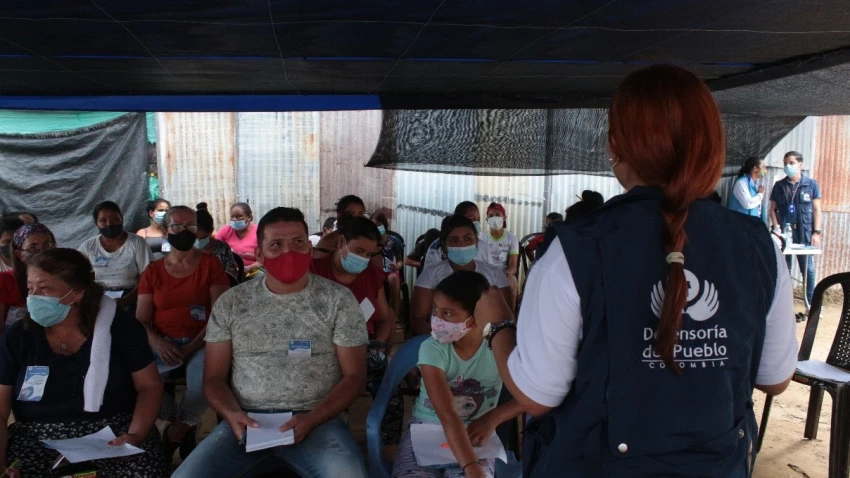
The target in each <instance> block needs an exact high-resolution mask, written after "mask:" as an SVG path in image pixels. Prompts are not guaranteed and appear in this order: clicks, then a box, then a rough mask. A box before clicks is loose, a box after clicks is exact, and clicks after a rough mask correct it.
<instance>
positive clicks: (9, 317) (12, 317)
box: [6, 307, 27, 327]
mask: <svg viewBox="0 0 850 478" xmlns="http://www.w3.org/2000/svg"><path fill="white" fill-rule="evenodd" d="M26 313H27V309H26V308H25V307H9V312H8V313H7V314H6V327H8V326H10V325H12V324H14V323H15V322H18V321H19V320H21V319H23V318H24V315H26Z"/></svg>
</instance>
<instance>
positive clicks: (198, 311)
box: [189, 305, 207, 322]
mask: <svg viewBox="0 0 850 478" xmlns="http://www.w3.org/2000/svg"><path fill="white" fill-rule="evenodd" d="M189 315H191V316H192V318H193V319H195V320H199V321H201V322H206V321H207V309H206V308H205V307H204V306H203V305H190V306H189Z"/></svg>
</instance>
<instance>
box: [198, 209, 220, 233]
mask: <svg viewBox="0 0 850 478" xmlns="http://www.w3.org/2000/svg"><path fill="white" fill-rule="evenodd" d="M195 224H197V226H198V229H200V230H202V231H206V232H209V233H210V234H212V232H213V231H214V230H215V222H214V221H213V217H212V214H210V211H209V210H208V209H207V203H205V202H199V203H198V205H197V206H195Z"/></svg>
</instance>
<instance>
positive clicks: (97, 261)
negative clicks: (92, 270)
mask: <svg viewBox="0 0 850 478" xmlns="http://www.w3.org/2000/svg"><path fill="white" fill-rule="evenodd" d="M107 264H109V259H107V258H106V257H103V256H97V257H95V258H94V262H92V265H93V266H95V267H106V265H107Z"/></svg>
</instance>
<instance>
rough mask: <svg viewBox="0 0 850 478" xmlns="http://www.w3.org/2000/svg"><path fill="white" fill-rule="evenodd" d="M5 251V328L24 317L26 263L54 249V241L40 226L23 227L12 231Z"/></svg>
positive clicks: (1, 282)
mask: <svg viewBox="0 0 850 478" xmlns="http://www.w3.org/2000/svg"><path fill="white" fill-rule="evenodd" d="M8 247H9V252H10V256H11V258H12V270H11V271H6V272H0V320H3V321H4V322H5V325H6V326H7V327H8V326H10V325H12V324H14V323H15V322H17V321H19V320H21V319H22V318H23V317H24V315H26V314H25V312H26V307H27V262H28V261H29V260H30V258H32V257H33V256H35V255H37V254H38V253H40V252H44V251H48V250H51V249H55V248H56V238H55V237H53V233H52V232H50V229H48V228H47V226H45V225H44V224H39V223H31V224H24V225H23V226H21V227H20V228H18V230H17V231H15V235H14V236H13V237H12V242H11V243H10V244H9V246H8ZM2 333H3V328H2V327H0V335H2Z"/></svg>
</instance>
